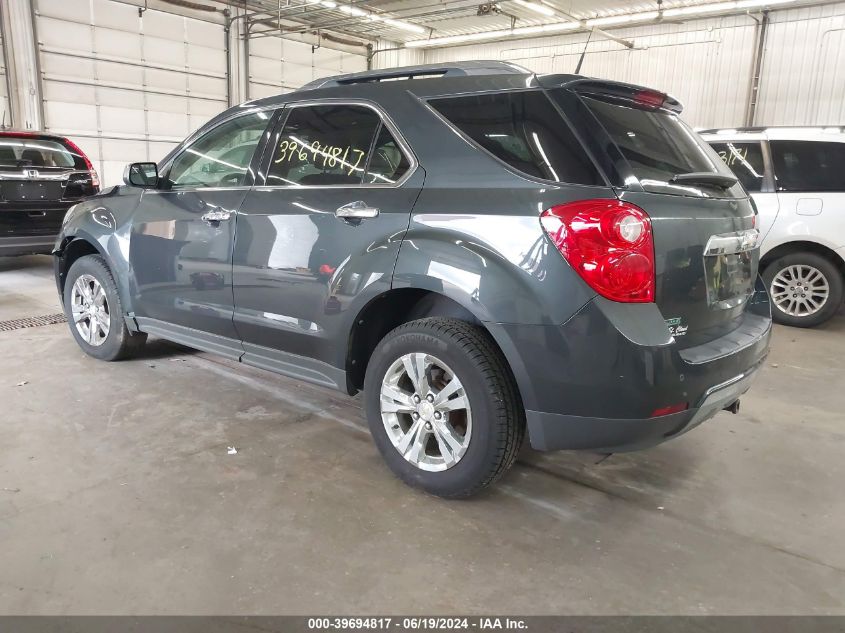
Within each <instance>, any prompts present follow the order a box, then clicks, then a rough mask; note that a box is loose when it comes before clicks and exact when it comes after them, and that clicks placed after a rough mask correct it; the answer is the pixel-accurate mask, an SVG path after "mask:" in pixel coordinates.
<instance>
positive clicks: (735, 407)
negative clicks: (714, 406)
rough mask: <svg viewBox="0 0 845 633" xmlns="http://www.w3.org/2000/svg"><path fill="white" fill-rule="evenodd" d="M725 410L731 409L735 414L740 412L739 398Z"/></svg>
mask: <svg viewBox="0 0 845 633" xmlns="http://www.w3.org/2000/svg"><path fill="white" fill-rule="evenodd" d="M723 411H730V412H731V413H733V414H734V415H736V414H737V413H739V400H734V401H733V402H732V403H731V404H729V405H728V406H726V407H725V408H724V409H723Z"/></svg>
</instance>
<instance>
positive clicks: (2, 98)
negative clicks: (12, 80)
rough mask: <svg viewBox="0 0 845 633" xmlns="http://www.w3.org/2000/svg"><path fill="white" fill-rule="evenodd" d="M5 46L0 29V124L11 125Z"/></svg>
mask: <svg viewBox="0 0 845 633" xmlns="http://www.w3.org/2000/svg"><path fill="white" fill-rule="evenodd" d="M2 20H3V6H2V4H0V23H2ZM5 51H6V48H5V47H4V46H3V32H2V29H0V125H6V126H11V124H12V112H11V110H10V109H9V84H8V80H7V78H6V56H5Z"/></svg>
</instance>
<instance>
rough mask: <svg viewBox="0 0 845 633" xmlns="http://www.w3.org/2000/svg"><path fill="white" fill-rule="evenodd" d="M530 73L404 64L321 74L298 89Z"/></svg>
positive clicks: (485, 65)
mask: <svg viewBox="0 0 845 633" xmlns="http://www.w3.org/2000/svg"><path fill="white" fill-rule="evenodd" d="M524 74H531V71H530V70H528V69H527V68H523V67H522V66H519V65H517V64H512V63H510V62H500V61H493V60H490V61H467V62H448V63H445V64H423V65H421V66H403V67H401V68H384V69H380V70H366V71H364V72H360V73H350V74H348V75H336V76H334V77H323V78H322V79H315V80H314V81H312V82H310V83H307V84H305V85H304V86H302V88H300V90H315V89H316V88H331V87H333V86H348V85H351V84H363V83H371V82H379V81H397V80H403V79H428V78H432V77H461V76H467V75H524Z"/></svg>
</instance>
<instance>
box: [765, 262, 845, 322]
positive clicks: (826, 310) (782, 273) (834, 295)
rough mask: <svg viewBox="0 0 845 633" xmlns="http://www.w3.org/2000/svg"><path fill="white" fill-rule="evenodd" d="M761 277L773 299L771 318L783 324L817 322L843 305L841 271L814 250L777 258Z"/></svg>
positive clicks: (823, 320)
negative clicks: (813, 251)
mask: <svg viewBox="0 0 845 633" xmlns="http://www.w3.org/2000/svg"><path fill="white" fill-rule="evenodd" d="M763 281H765V283H766V288H767V289H768V291H769V297H770V298H771V300H772V318H773V319H774V320H775V321H776V322H778V323H783V324H784V325H792V326H797V327H813V326H815V325H819V324H821V323H824V322H825V321H827V320H828V319H829V318H830V317H832V316H833V315H834V314H836V311H837V310H838V309H839V306H840V305H842V273H841V272H840V271H839V269H838V268H837V267H836V266H835V265H834V264H833V263H832V262H831V261H830V260H828V259H826V258H824V257H822V256H821V255H817V254H816V253H807V252H799V253H790V254H788V255H784V256H783V257H780V258H778V259H776V260H775V261H773V262H772V263H771V264H769V265H768V266H766V270H764V271H763Z"/></svg>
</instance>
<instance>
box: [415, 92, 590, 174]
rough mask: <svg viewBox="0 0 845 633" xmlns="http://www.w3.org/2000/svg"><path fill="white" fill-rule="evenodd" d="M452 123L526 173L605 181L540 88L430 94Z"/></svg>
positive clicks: (432, 101)
mask: <svg viewBox="0 0 845 633" xmlns="http://www.w3.org/2000/svg"><path fill="white" fill-rule="evenodd" d="M428 103H429V104H430V105H431V106H432V107H433V108H434V109H435V110H437V111H438V112H439V113H440V114H441V115H443V116H444V117H445V118H446V119H447V120H448V121H449V122H451V123H452V125H454V126H455V127H457V128H458V129H459V130H460V131H461V132H463V133H464V134H466V135H467V136H468V137H469V138H470V139H472V140H473V141H475V143H477V144H478V145H480V146H481V147H482V148H484V149H485V150H487V151H488V152H490V153H491V154H493V156H495V157H496V158H498V159H499V160H501V161H504V162H505V163H507V164H508V165H510V166H511V167H513V168H514V169H516V170H517V171H519V172H522V173H523V174H527V175H529V176H533V177H535V178H542V179H543V180H552V181H555V182H565V183H574V184H582V185H601V184H604V181H603V180H602V177H601V175H600V174H599V172H598V170H597V169H596V167H595V165H594V164H593V162H592V160H590V157H589V156H588V155H587V153H586V151H585V150H584V148H583V147H582V146H581V143H580V142H579V141H578V139H577V138H576V137H575V135H574V134H573V133H572V130H570V129H569V126H568V125H567V123H566V121H565V120H564V119H563V117H561V115H560V114H559V113H558V111H557V110H556V109H555V107H554V106H553V105H552V103H551V101H549V99H548V97H547V96H546V95H545V94H544V93H542V92H539V91H523V92H499V93H496V94H485V95H471V96H466V97H448V98H440V99H431V100H429V102H428Z"/></svg>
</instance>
